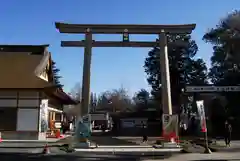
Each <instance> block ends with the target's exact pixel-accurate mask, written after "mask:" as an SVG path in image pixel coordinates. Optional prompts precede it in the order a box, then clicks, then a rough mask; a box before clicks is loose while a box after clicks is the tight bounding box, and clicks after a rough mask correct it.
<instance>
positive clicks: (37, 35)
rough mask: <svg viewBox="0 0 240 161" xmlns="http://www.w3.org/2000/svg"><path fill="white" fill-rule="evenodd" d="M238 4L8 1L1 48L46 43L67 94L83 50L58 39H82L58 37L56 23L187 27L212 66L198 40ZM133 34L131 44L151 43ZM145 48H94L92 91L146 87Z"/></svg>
mask: <svg viewBox="0 0 240 161" xmlns="http://www.w3.org/2000/svg"><path fill="white" fill-rule="evenodd" d="M237 6H239V7H240V1H239V0H228V1H220V0H201V1H200V0H199V1H193V0H191V1H190V0H168V1H162V0H41V1H37V0H7V1H3V2H1V10H0V15H1V16H0V20H1V25H0V44H50V47H49V50H50V51H51V52H52V54H53V59H54V60H55V61H56V62H57V66H58V68H60V70H61V75H62V76H63V79H62V83H63V84H64V85H65V87H64V88H65V90H67V91H70V89H71V88H72V87H73V86H74V84H76V83H77V82H81V80H82V65H83V49H81V48H61V47H60V41H61V40H81V39H82V38H83V36H81V35H62V34H60V33H58V32H57V31H56V29H55V26H54V22H55V21H62V22H68V23H97V24H101V23H105V24H108V23H109V24H121V23H124V24H189V23H196V24H197V27H196V29H195V30H194V32H193V34H192V36H193V38H194V39H195V40H196V41H197V44H198V46H199V52H198V55H197V57H201V58H203V59H204V60H205V61H206V62H207V64H208V65H209V64H210V61H209V59H210V57H211V55H212V48H211V45H208V44H206V43H204V42H203V41H202V36H203V34H204V32H206V31H207V30H208V29H209V28H211V27H214V26H215V25H216V24H217V23H218V21H219V19H220V18H222V17H224V16H225V15H226V14H227V13H228V12H231V11H232V10H234V9H240V8H236V7H237ZM94 38H95V40H121V36H120V35H119V36H116V35H112V36H110V35H109V36H104V35H97V36H94ZM155 38H156V36H141V35H139V36H133V37H131V40H132V39H133V40H154V39H155ZM148 51H149V49H144V48H134V49H132V48H94V49H93V57H92V69H91V71H92V77H91V91H93V92H96V93H100V92H103V91H105V90H109V89H113V88H119V87H120V86H123V87H125V88H126V89H127V90H128V91H129V92H130V93H131V94H133V93H134V92H135V91H137V90H139V89H140V88H146V89H149V87H148V84H147V82H146V75H145V73H144V69H143V67H142V66H143V63H144V59H145V57H146V56H147V53H148Z"/></svg>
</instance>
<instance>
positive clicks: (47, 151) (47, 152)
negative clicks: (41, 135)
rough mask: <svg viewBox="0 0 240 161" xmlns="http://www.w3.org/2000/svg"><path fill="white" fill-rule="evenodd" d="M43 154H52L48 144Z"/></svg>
mask: <svg viewBox="0 0 240 161" xmlns="http://www.w3.org/2000/svg"><path fill="white" fill-rule="evenodd" d="M42 154H50V150H49V147H48V145H47V144H46V145H45V146H44V148H43V151H42Z"/></svg>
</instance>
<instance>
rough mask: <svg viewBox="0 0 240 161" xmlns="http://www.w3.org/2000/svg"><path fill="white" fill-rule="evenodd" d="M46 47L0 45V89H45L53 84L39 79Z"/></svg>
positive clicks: (43, 65)
mask: <svg viewBox="0 0 240 161" xmlns="http://www.w3.org/2000/svg"><path fill="white" fill-rule="evenodd" d="M47 46H48V45H36V46H34V45H0V74H1V77H0V88H45V87H49V86H52V85H53V84H51V83H49V82H47V81H45V80H43V79H41V78H39V77H38V76H37V75H36V74H39V72H40V71H41V70H43V69H42V68H44V67H45V66H46V61H45V60H46V58H48V59H49V58H50V53H48V52H47V50H46V48H47Z"/></svg>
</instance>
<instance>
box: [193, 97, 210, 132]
mask: <svg viewBox="0 0 240 161" xmlns="http://www.w3.org/2000/svg"><path fill="white" fill-rule="evenodd" d="M196 104H197V109H198V114H199V117H200V125H201V131H202V132H207V125H206V117H205V110H204V101H203V100H201V101H196Z"/></svg>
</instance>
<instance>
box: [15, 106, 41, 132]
mask: <svg viewBox="0 0 240 161" xmlns="http://www.w3.org/2000/svg"><path fill="white" fill-rule="evenodd" d="M38 115H39V112H38V109H37V108H36V109H24V108H22V109H21V108H19V109H18V113H17V131H38Z"/></svg>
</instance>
